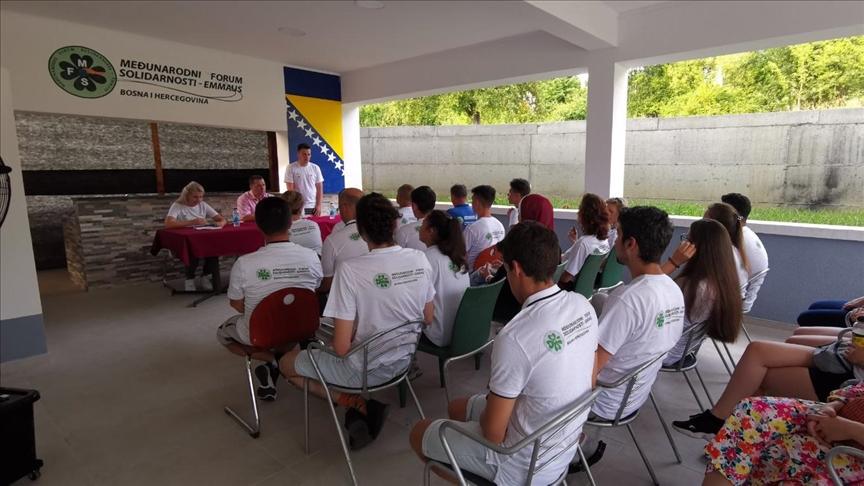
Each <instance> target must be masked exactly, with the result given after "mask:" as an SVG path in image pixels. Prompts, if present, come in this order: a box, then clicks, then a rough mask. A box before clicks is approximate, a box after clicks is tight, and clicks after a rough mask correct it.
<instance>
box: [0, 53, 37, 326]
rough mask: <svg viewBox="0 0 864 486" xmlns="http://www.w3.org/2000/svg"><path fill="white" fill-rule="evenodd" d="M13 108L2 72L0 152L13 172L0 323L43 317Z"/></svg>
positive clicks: (2, 252) (0, 261)
mask: <svg viewBox="0 0 864 486" xmlns="http://www.w3.org/2000/svg"><path fill="white" fill-rule="evenodd" d="M12 107H13V104H12V93H11V90H10V83H9V71H8V70H7V69H6V68H0V151H2V156H3V162H4V163H5V164H6V165H8V166H9V167H11V168H12V173H11V174H10V178H11V180H12V201H11V204H10V206H9V213H8V214H7V215H6V221H4V223H3V226H2V227H0V320H3V321H5V320H7V319H14V318H17V317H25V316H33V315H40V314H42V302H41V300H40V299H39V285H38V283H37V282H36V264H35V263H34V261H33V246H32V243H31V241H30V222H29V221H28V219H27V205H26V202H25V200H24V185H23V184H22V181H21V159H20V158H19V157H18V139H17V137H16V135H15V118H14V115H13V113H12Z"/></svg>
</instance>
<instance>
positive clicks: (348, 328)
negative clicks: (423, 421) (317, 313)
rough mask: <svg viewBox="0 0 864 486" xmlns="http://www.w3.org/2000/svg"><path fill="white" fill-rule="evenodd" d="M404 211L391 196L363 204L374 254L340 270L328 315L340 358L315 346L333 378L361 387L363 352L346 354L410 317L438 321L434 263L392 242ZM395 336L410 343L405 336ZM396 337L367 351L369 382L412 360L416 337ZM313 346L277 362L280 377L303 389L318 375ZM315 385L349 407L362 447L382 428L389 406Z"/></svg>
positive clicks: (360, 223)
mask: <svg viewBox="0 0 864 486" xmlns="http://www.w3.org/2000/svg"><path fill="white" fill-rule="evenodd" d="M398 217H399V212H398V211H397V210H396V208H394V207H393V204H392V203H391V202H390V200H389V199H387V198H385V197H384V196H382V195H380V194H377V193H372V194H369V195H366V196H363V198H361V199H360V201H359V202H358V203H357V227H358V231H359V232H360V235H361V236H362V238H363V241H364V242H365V243H366V244H367V245H368V249H369V253H367V254H366V255H362V256H358V257H356V258H352V259H350V260H347V261H345V262H343V263H342V264H341V265H340V266H339V269H338V270H337V272H336V278H335V280H334V281H333V289H332V291H331V292H330V299H329V300H328V301H327V307H326V308H325V309H324V316H325V317H329V318H332V319H333V341H332V346H333V351H334V352H335V354H337V355H339V356H340V357H336V356H333V355H332V354H328V353H324V352H321V351H320V350H315V351H312V353H314V357H315V362H316V363H317V365H318V368H319V369H320V370H321V373H322V375H323V377H324V379H325V380H326V381H327V383H333V384H335V385H338V386H342V387H350V388H359V387H361V386H362V383H363V370H364V366H363V360H364V358H363V353H362V351H361V352H359V353H355V354H354V355H352V356H350V357H347V358H345V357H344V356H345V355H346V354H348V352H349V351H350V350H351V347H352V346H353V345H356V344H357V343H362V342H363V341H364V340H366V339H368V338H370V337H371V336H373V335H375V334H377V333H380V332H382V331H386V330H388V329H393V328H395V327H397V326H400V325H402V324H405V323H407V322H411V321H417V320H421V319H422V320H423V321H424V322H425V323H426V324H429V323H431V322H432V316H433V312H434V310H433V299H434V297H435V287H434V285H433V283H432V267H431V266H430V265H429V261H428V260H427V259H426V255H425V254H424V253H423V252H420V251H417V250H412V249H410V248H402V247H400V246H398V245H396V243H395V241H393V229H394V228H395V227H396V219H397V218H398ZM395 339H399V340H404V339H406V337H397V338H395ZM410 339H411V340H412V341H413V342H412V343H411V344H410V345H409V344H408V343H407V342H405V341H396V342H394V341H390V342H389V343H387V344H386V349H385V350H382V351H383V353H379V352H374V354H371V353H370V355H369V360H370V362H369V363H368V370H369V373H368V374H367V380H368V381H367V383H368V385H369V386H375V385H380V384H383V383H386V382H388V381H390V380H391V379H393V378H394V377H395V376H396V374H398V373H400V372H402V371H404V370H405V369H406V368H407V367H408V366H410V363H411V357H412V355H413V353H414V350H415V347H416V346H415V344H414V343H416V340H414V337H411V338H410ZM309 353H310V351H301V350H299V349H295V350H292V351H290V352H288V353H286V354H285V356H283V357H282V359H280V360H279V366H280V368H281V370H282V374H283V375H284V376H285V377H287V378H288V379H289V380H291V383H293V384H294V385H296V386H298V387H301V388H302V387H303V382H304V381H305V380H306V379H308V378H311V379H312V380H318V374H317V373H316V372H315V369H314V367H313V365H312V361H311V358H310V357H309ZM309 390H310V391H311V392H312V393H314V394H315V395H317V396H319V397H321V398H329V399H331V400H333V401H334V402H336V403H337V404H339V405H342V406H343V407H345V408H347V409H349V410H348V412H347V413H346V414H345V422H346V427H347V428H348V430H349V436H350V439H351V440H350V445H351V447H352V448H353V449H359V448H360V447H363V446H364V445H366V444H368V443H369V442H371V441H372V440H374V439H375V437H377V436H378V433H379V432H380V431H381V427H382V426H383V425H384V419H385V418H386V413H387V406H386V405H384V404H382V403H381V402H378V401H376V400H366V399H364V398H363V397H362V396H360V395H354V394H347V393H335V392H334V393H331V396H330V397H326V395H325V394H324V389H323V387H321V386H320V385H319V384H318V383H317V381H310V382H309Z"/></svg>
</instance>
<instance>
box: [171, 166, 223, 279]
mask: <svg viewBox="0 0 864 486" xmlns="http://www.w3.org/2000/svg"><path fill="white" fill-rule="evenodd" d="M208 218H210V219H212V220H213V224H215V225H216V226H225V223H226V221H225V218H223V217H222V215H221V214H219V213H218V212H216V210H215V209H213V208H212V207H210V205H209V204H207V203H206V202H204V186H202V185H201V184H199V183H197V182H195V181H192V182H190V183H189V184H186V186H185V187H183V191H182V192H180V197H178V198H177V200H176V201H174V202H173V203H172V204H171V207H170V208H169V209H168V215H167V216H165V227H166V228H188V227H190V226H201V225H205V224H207V219H208ZM198 260H199V259H198V258H190V259H189V265H188V266H186V267H185V271H186V281H185V282H184V287H183V290H185V291H187V292H194V291H195V290H199V289H200V290H207V291H210V290H213V284H212V282H211V281H210V278H208V277H207V276H208V275H212V274H213V272H218V271H219V259H218V258H216V257H209V258H205V259H204V269H203V270H202V276H201V278H200V279H196V278H195V270H196V269H197V268H198Z"/></svg>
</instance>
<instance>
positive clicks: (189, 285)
mask: <svg viewBox="0 0 864 486" xmlns="http://www.w3.org/2000/svg"><path fill="white" fill-rule="evenodd" d="M183 290H185V291H186V292H195V291H196V290H198V288H197V287H195V279H194V278H187V279H186V280H185V281H184V282H183Z"/></svg>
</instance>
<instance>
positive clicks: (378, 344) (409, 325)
mask: <svg viewBox="0 0 864 486" xmlns="http://www.w3.org/2000/svg"><path fill="white" fill-rule="evenodd" d="M423 326H424V322H423V320H422V319H418V320H415V321H408V322H405V323H402V324H400V325H398V326H396V327H393V328H390V329H387V330H384V331H381V332H379V333H377V334H374V335H372V336H370V337H368V338H366V340H365V341H363V342H361V343H358V344H356V345H354V346H353V347H352V349H351V351H349V352H348V354H349V355H352V354H354V353H360V356H361V357H362V360H363V386H362V387H361V391H362V393H364V394H365V393H367V389H368V378H369V374H370V373H372V372H373V371H375V370H376V369H377V368H378V367H379V366H381V364H378V365H377V366H375V367H373V368H370V363H376V362H378V358H380V357H381V356H382V355H384V354H385V353H389V352H390V351H392V350H393V349H394V348H399V347H406V348H407V349H405V352H406V354H410V355H411V356H414V353H416V352H417V345H418V343H419V342H420V336H421V335H422V333H423ZM346 357H347V356H346ZM410 369H411V363H410V361H408V362H406V365H405V368H404V369H402V370H400V371H399V372H398V373H396V375H395V376H397V377H398V376H399V375H403V374H405V373H408V371H409V370H410Z"/></svg>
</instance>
